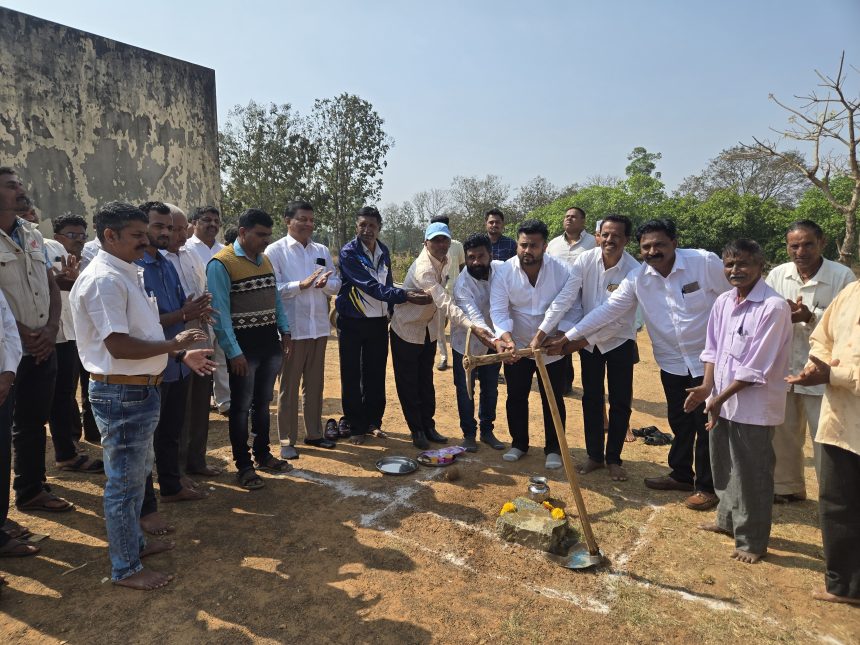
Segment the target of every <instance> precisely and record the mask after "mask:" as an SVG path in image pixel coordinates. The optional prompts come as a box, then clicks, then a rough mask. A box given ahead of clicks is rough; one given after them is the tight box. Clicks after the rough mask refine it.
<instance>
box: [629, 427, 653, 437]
mask: <svg viewBox="0 0 860 645" xmlns="http://www.w3.org/2000/svg"><path fill="white" fill-rule="evenodd" d="M631 432H632V433H633V436H634V437H647V436H648V435H651V434H654V433H655V432H660V431H659V430H658V429H657V426H646V427H644V428H633V430H631Z"/></svg>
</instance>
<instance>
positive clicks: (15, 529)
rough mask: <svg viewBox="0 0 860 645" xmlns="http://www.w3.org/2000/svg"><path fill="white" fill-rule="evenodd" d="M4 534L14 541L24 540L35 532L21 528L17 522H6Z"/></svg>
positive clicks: (24, 527)
mask: <svg viewBox="0 0 860 645" xmlns="http://www.w3.org/2000/svg"><path fill="white" fill-rule="evenodd" d="M3 532H4V533H6V535H8V536H9V537H10V538H12V539H13V540H18V539H21V540H24V539H26V538H27V537H29V536H31V535H33V531H31V530H30V529H28V528H27V527H26V526H21V525H20V524H18V522H16V521H15V520H6V523H5V524H4V525H3Z"/></svg>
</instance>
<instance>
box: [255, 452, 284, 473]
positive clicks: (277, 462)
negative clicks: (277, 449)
mask: <svg viewBox="0 0 860 645" xmlns="http://www.w3.org/2000/svg"><path fill="white" fill-rule="evenodd" d="M257 468H259V469H260V470H262V471H265V472H268V473H274V474H276V475H278V474H281V473H288V472H290V471H291V470H292V469H293V466H292V464H290V463H289V462H287V461H284V460H283V459H278V458H277V457H275V455H269V456H268V458H267V459H266V462H265V463H263V464H261V463H259V462H258V463H257Z"/></svg>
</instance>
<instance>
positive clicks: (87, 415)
mask: <svg viewBox="0 0 860 645" xmlns="http://www.w3.org/2000/svg"><path fill="white" fill-rule="evenodd" d="M78 372H79V379H80V382H81V425H82V426H83V433H84V438H85V439H86V440H87V441H89V442H90V443H101V442H102V436H101V433H100V432H99V427H98V426H97V425H96V418H95V417H94V416H93V409H92V407H91V406H90V373H89V372H87V370H86V368H85V367H84V366H83V365H82V364H81V359H80V356H79V357H78ZM80 438H81V435H80V433H79V434H78V435H77V436H76V437H75V440H80Z"/></svg>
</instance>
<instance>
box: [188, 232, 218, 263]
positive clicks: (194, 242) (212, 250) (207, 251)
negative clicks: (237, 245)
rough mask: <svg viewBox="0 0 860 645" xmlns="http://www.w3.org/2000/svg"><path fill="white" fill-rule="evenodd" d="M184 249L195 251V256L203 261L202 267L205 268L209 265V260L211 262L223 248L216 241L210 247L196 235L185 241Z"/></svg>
mask: <svg viewBox="0 0 860 645" xmlns="http://www.w3.org/2000/svg"><path fill="white" fill-rule="evenodd" d="M185 248H188V249H191V250H192V251H196V252H197V255H198V256H200V259H201V260H202V261H203V266H204V267H205V266H206V265H207V264H209V260H211V259H212V258H213V257H214V256H215V254H216V253H218V251H220V250H221V249H223V248H224V245H223V244H221V242H219V241H218V240H215V243H214V244H212V246H211V247H210V246H209V245H208V244H206V242H204V241H203V240H201V239H200V238H199V237H197V236H196V235H192V236H191V237H189V238H188V239H187V240H186V241H185Z"/></svg>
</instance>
